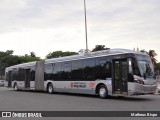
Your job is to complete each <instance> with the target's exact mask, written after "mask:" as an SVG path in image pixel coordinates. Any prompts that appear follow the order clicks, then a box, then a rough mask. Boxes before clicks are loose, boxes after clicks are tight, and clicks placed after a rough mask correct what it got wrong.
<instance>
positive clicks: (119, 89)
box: [112, 59, 128, 95]
mask: <svg viewBox="0 0 160 120" xmlns="http://www.w3.org/2000/svg"><path fill="white" fill-rule="evenodd" d="M127 73H128V67H127V59H122V60H114V61H113V84H112V85H113V94H124V95H127V91H128V90H127V89H128V88H127Z"/></svg>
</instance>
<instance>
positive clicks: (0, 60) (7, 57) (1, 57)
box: [0, 50, 40, 76]
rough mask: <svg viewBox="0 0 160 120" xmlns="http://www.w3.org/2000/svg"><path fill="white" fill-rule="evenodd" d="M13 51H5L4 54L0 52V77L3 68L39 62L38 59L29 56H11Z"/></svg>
mask: <svg viewBox="0 0 160 120" xmlns="http://www.w3.org/2000/svg"><path fill="white" fill-rule="evenodd" d="M13 53H14V51H13V50H7V51H6V52H2V51H0V76H3V75H4V72H5V68H6V67H9V66H13V65H16V64H21V63H26V62H31V61H39V60H40V58H39V57H36V56H35V57H32V56H31V55H25V56H17V55H13Z"/></svg>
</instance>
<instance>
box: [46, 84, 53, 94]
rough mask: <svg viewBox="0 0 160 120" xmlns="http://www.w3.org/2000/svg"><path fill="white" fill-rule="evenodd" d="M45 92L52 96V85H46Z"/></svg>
mask: <svg viewBox="0 0 160 120" xmlns="http://www.w3.org/2000/svg"><path fill="white" fill-rule="evenodd" d="M47 92H48V93H49V94H52V93H53V85H52V83H49V85H48V87H47Z"/></svg>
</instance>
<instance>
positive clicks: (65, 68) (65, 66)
mask: <svg viewBox="0 0 160 120" xmlns="http://www.w3.org/2000/svg"><path fill="white" fill-rule="evenodd" d="M70 78H71V62H64V63H62V73H61V79H62V80H63V79H70Z"/></svg>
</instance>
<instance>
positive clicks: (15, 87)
mask: <svg viewBox="0 0 160 120" xmlns="http://www.w3.org/2000/svg"><path fill="white" fill-rule="evenodd" d="M14 90H16V91H18V85H17V83H15V84H14Z"/></svg>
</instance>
